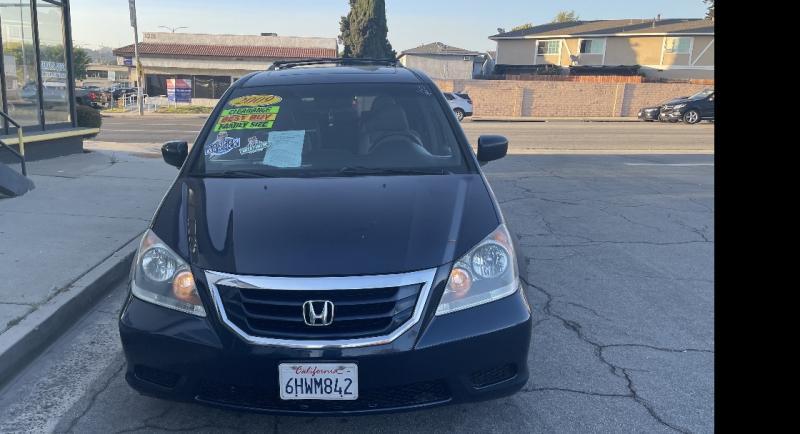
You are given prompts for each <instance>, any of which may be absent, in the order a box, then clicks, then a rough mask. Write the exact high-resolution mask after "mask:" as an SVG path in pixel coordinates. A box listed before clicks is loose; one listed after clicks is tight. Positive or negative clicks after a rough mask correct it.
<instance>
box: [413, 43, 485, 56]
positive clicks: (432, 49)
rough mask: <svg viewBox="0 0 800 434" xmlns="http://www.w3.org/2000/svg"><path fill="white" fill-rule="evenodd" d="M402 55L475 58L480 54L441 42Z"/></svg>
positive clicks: (421, 46)
mask: <svg viewBox="0 0 800 434" xmlns="http://www.w3.org/2000/svg"><path fill="white" fill-rule="evenodd" d="M404 54H439V55H445V56H477V55H479V54H481V53H478V52H477V51H470V50H465V49H463V48H458V47H453V46H452V45H447V44H443V43H441V42H432V43H430V44H425V45H420V46H419V47H415V48H411V49H408V50H405V51H403V52H402V53H400V55H401V56H402V55H404Z"/></svg>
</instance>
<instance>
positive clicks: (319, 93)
mask: <svg viewBox="0 0 800 434" xmlns="http://www.w3.org/2000/svg"><path fill="white" fill-rule="evenodd" d="M447 115H448V113H447V112H445V111H444V109H443V108H442V107H441V106H440V105H439V103H438V101H437V99H436V97H435V93H434V90H433V89H431V88H430V87H428V86H427V85H422V84H385V83H381V84H350V83H345V84H326V85H294V86H273V87H264V88H261V87H259V88H241V89H237V90H236V91H235V92H233V93H232V94H231V95H230V96H229V97H228V99H227V100H226V101H225V103H224V107H222V110H221V111H220V112H219V113H218V115H217V116H216V118H214V119H213V124H212V128H211V131H210V132H209V134H208V137H207V138H206V139H205V140H204V141H202V142H198V143H202V146H203V147H202V150H201V152H202V158H196V159H195V160H194V167H192V168H191V170H190V173H191V174H192V175H194V176H221V177H225V176H275V177H284V176H286V177H292V176H355V175H360V174H363V175H381V174H445V173H466V172H469V171H470V169H469V166H468V165H467V163H466V158H465V156H464V154H463V152H462V150H461V147H460V146H459V144H458V141H457V140H456V137H455V134H454V132H453V129H452V127H451V125H450V123H449V122H448V119H447V117H446V116H447Z"/></svg>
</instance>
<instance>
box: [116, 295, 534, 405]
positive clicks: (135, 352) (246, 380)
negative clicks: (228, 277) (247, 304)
mask: <svg viewBox="0 0 800 434" xmlns="http://www.w3.org/2000/svg"><path fill="white" fill-rule="evenodd" d="M432 300H438V298H435V297H433V298H432ZM119 330H120V336H121V338H122V344H123V348H124V352H125V356H126V358H127V361H128V366H127V373H126V379H127V381H128V383H129V384H130V385H131V386H132V387H133V388H134V389H136V390H138V391H139V392H141V393H143V394H146V395H150V396H155V397H160V398H165V399H171V400H178V401H187V402H199V403H203V404H210V405H214V406H221V407H227V408H232V409H241V410H248V411H258V412H265V413H273V414H300V415H303V414H313V415H341V414H367V413H380V412H393V411H404V410H412V409H419V408H426V407H432V406H438V405H443V404H450V403H460V402H470V401H480V400H486V399H493V398H499V397H502V396H507V395H510V394H513V393H514V392H516V391H518V390H519V389H521V388H522V387H523V386H524V385H525V384H526V382H527V380H528V364H527V359H528V350H529V345H530V337H531V311H530V307H529V306H528V302H527V299H526V298H525V294H524V290H523V288H522V287H520V288H519V289H518V290H517V291H516V292H515V293H514V294H513V295H511V296H508V297H505V298H503V299H500V300H497V301H494V302H491V303H488V304H484V305H482V306H478V307H474V308H470V309H466V310H463V311H460V312H454V313H451V314H447V315H443V316H432V315H430V314H429V315H426V316H425V318H424V319H423V320H422V321H420V322H419V324H416V325H415V326H414V327H412V328H411V329H409V330H408V331H407V332H405V333H404V334H403V335H401V336H400V337H399V338H397V339H396V340H394V341H393V342H391V343H388V344H383V345H375V346H367V347H358V348H324V349H301V348H286V347H281V346H266V345H253V344H250V343H247V342H245V341H244V340H243V339H241V338H240V337H239V336H238V335H236V334H234V333H233V332H231V331H230V329H228V328H226V327H225V326H224V325H223V324H222V323H221V322H220V320H219V318H217V317H216V314H215V313H214V312H212V311H209V314H208V316H207V317H206V318H200V317H196V316H191V315H187V314H183V313H181V312H177V311H173V310H169V309H165V308H162V307H159V306H156V305H152V304H150V303H147V302H144V301H141V300H139V299H137V298H135V297H133V296H129V298H128V300H127V301H126V303H125V306H124V309H123V311H122V314H121V316H120V321H119ZM286 362H320V363H324V362H338V363H356V364H357V365H358V376H359V378H358V383H359V398H358V399H357V400H354V401H319V400H289V401H283V400H281V399H280V395H279V383H278V365H279V364H280V363H286Z"/></svg>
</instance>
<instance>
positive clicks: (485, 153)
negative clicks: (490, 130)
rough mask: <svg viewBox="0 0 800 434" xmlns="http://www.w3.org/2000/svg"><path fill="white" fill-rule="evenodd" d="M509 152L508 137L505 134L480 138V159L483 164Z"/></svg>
mask: <svg viewBox="0 0 800 434" xmlns="http://www.w3.org/2000/svg"><path fill="white" fill-rule="evenodd" d="M507 153H508V139H506V138H505V137H503V136H480V137H479V138H478V161H479V162H480V163H481V165H483V164H485V163H488V162H490V161H494V160H498V159H500V158H503V157H505V156H506V154H507Z"/></svg>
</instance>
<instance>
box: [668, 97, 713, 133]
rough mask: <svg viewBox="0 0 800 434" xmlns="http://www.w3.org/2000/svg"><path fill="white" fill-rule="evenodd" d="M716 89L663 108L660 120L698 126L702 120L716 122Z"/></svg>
mask: <svg viewBox="0 0 800 434" xmlns="http://www.w3.org/2000/svg"><path fill="white" fill-rule="evenodd" d="M714 108H715V107H714V89H705V90H703V91H700V92H698V93H696V94H694V95H692V96H690V97H689V98H687V99H686V100H683V101H678V102H677V104H665V105H663V106H661V109H660V113H659V115H658V118H659V120H662V121H668V122H678V121H683V122H685V123H687V124H696V123H698V122H700V121H701V120H709V121H713V120H714Z"/></svg>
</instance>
